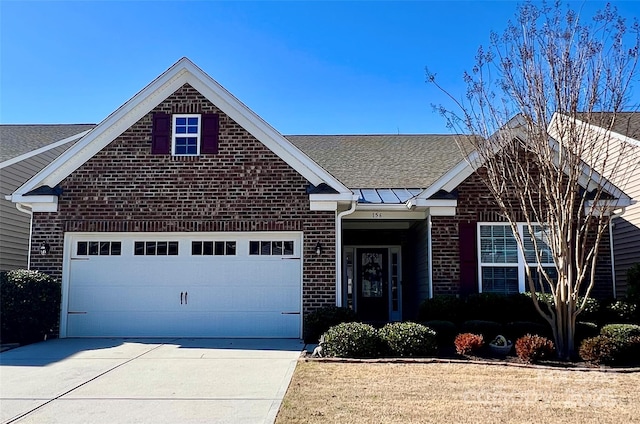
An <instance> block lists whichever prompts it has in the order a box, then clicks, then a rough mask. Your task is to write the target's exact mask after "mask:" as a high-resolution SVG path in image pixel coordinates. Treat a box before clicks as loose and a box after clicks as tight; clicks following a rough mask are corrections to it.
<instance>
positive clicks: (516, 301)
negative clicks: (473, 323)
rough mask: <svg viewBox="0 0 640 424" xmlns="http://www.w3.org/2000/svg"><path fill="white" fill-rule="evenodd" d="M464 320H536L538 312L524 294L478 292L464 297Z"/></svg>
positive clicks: (538, 316)
mask: <svg viewBox="0 0 640 424" xmlns="http://www.w3.org/2000/svg"><path fill="white" fill-rule="evenodd" d="M463 315H464V318H465V320H483V321H495V322H499V323H506V322H510V321H536V320H539V319H540V314H538V312H537V311H536V310H535V307H534V306H533V302H532V301H531V298H529V297H528V296H526V295H524V294H513V295H501V294H495V293H479V294H474V295H471V296H469V297H468V298H466V299H465V305H464V314H463Z"/></svg>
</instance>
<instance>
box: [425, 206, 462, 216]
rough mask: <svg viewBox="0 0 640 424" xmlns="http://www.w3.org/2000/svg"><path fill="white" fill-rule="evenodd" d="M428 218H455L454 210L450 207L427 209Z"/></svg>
mask: <svg viewBox="0 0 640 424" xmlns="http://www.w3.org/2000/svg"><path fill="white" fill-rule="evenodd" d="M429 215H430V216H456V208H455V207H450V206H431V207H429Z"/></svg>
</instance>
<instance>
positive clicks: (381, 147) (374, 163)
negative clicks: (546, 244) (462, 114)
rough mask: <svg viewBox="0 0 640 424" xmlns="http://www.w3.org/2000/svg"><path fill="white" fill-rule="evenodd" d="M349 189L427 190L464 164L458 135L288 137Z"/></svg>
mask: <svg viewBox="0 0 640 424" xmlns="http://www.w3.org/2000/svg"><path fill="white" fill-rule="evenodd" d="M285 137H286V138H287V139H288V140H289V141H291V142H292V143H293V144H294V145H295V146H296V147H298V148H299V149H300V150H302V151H303V152H304V153H306V154H307V155H308V156H309V157H310V158H311V159H313V160H314V161H316V162H317V163H318V164H319V165H320V166H322V167H323V168H325V169H326V170H327V171H329V172H330V173H331V174H332V175H333V176H334V177H336V178H337V179H338V180H340V182H342V183H343V184H344V185H346V186H347V187H349V188H351V189H354V188H409V187H411V188H427V187H429V186H430V185H431V184H432V183H434V182H435V181H436V180H437V179H438V178H439V177H440V176H442V175H443V174H445V173H446V172H447V171H449V170H450V169H451V168H452V167H454V166H455V165H456V164H458V163H459V162H460V161H462V160H463V156H462V153H461V152H460V149H459V147H458V145H457V143H456V138H459V136H456V135H441V134H420V135H288V136H285Z"/></svg>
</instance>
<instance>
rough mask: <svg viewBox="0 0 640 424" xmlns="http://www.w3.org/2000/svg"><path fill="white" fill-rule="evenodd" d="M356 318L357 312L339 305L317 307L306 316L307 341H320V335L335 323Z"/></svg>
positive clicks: (305, 336)
mask: <svg viewBox="0 0 640 424" xmlns="http://www.w3.org/2000/svg"><path fill="white" fill-rule="evenodd" d="M355 320H356V313H355V312H354V311H353V310H351V309H349V308H343V307H338V306H326V307H324V308H319V309H316V310H315V311H313V312H311V313H309V314H308V315H307V316H305V317H304V341H305V343H318V340H319V339H320V336H321V335H322V334H323V333H324V332H325V331H327V330H328V329H329V328H331V327H333V326H334V325H338V324H340V323H343V322H353V321H355Z"/></svg>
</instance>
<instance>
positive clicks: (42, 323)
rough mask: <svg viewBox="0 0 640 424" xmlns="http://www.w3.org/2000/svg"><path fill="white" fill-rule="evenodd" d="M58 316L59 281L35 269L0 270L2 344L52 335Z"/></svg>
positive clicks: (0, 329)
mask: <svg viewBox="0 0 640 424" xmlns="http://www.w3.org/2000/svg"><path fill="white" fill-rule="evenodd" d="M59 319H60V283H58V282H57V281H56V280H54V279H53V278H51V277H50V276H48V275H47V274H44V273H41V272H38V271H29V270H25V269H20V270H14V271H3V272H1V273H0V337H2V342H3V343H8V342H15V343H20V344H27V343H33V342H37V341H40V340H43V339H44V338H45V337H51V336H55V331H56V329H57V327H58V322H59Z"/></svg>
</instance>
